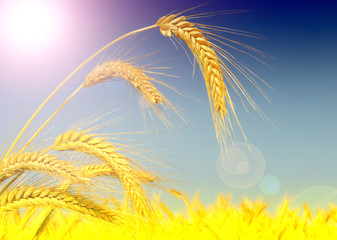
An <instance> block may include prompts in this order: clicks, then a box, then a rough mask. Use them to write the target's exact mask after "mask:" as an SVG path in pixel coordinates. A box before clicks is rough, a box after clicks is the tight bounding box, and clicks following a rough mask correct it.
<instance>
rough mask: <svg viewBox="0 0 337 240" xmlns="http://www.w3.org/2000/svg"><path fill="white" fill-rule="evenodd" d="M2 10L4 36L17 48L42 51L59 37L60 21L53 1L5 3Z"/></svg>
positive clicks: (32, 0)
mask: <svg viewBox="0 0 337 240" xmlns="http://www.w3.org/2000/svg"><path fill="white" fill-rule="evenodd" d="M1 9H2V11H1V15H2V16H1V23H2V26H1V27H2V31H3V33H2V34H3V35H4V36H5V38H6V42H7V43H9V44H11V45H12V46H15V47H16V48H20V49H24V48H25V49H28V50H29V49H30V50H37V49H42V48H44V47H46V46H47V45H50V43H51V42H52V41H53V39H54V38H55V37H56V36H57V31H58V28H59V23H60V19H59V16H58V14H57V11H56V10H57V8H55V6H54V5H51V1H42V0H29V1H27V0H20V1H17V0H12V1H7V2H6V1H5V2H3V3H2V7H1Z"/></svg>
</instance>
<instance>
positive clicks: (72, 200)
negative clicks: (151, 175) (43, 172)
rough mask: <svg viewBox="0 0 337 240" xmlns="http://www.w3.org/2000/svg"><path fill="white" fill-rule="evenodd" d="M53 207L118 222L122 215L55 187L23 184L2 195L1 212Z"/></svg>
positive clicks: (0, 201) (0, 200)
mask: <svg viewBox="0 0 337 240" xmlns="http://www.w3.org/2000/svg"><path fill="white" fill-rule="evenodd" d="M32 206H34V207H52V208H61V209H69V210H72V211H74V212H77V213H81V214H84V215H88V216H92V217H96V218H100V219H103V220H105V221H109V222H113V223H118V222H121V220H122V216H121V215H120V214H118V213H117V212H115V211H113V210H111V209H108V208H105V207H103V206H101V205H100V204H97V203H95V202H93V201H92V200H90V199H88V198H85V197H83V196H81V195H79V194H72V193H70V192H64V191H59V190H57V189H55V188H43V187H41V188H36V187H33V186H22V187H20V188H14V189H9V190H7V191H5V192H4V194H3V195H1V197H0V212H1V211H13V210H16V209H20V208H25V207H32Z"/></svg>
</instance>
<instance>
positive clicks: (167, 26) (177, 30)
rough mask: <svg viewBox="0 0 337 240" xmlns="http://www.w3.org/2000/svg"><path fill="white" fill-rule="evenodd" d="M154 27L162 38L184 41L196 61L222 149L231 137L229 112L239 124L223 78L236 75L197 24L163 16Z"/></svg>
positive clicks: (177, 17)
mask: <svg viewBox="0 0 337 240" xmlns="http://www.w3.org/2000/svg"><path fill="white" fill-rule="evenodd" d="M155 25H156V26H157V27H158V28H159V30H160V32H161V34H162V35H164V36H166V37H174V36H176V37H177V38H178V39H180V40H183V41H184V42H185V43H186V44H187V46H188V47H189V48H190V50H191V52H192V53H193V55H194V57H195V58H196V60H197V62H198V64H199V66H200V68H201V71H202V74H203V76H204V79H205V83H206V88H207V93H208V97H209V101H210V107H211V111H212V116H213V121H214V126H215V130H216V136H217V140H218V142H219V143H220V146H223V144H226V142H227V137H228V136H229V137H230V129H232V126H231V122H230V119H229V118H228V109H230V110H231V112H232V113H233V115H234V117H235V119H236V121H237V122H238V119H237V117H236V114H235V111H234V106H233V103H232V100H231V98H230V95H229V93H228V90H227V87H226V85H225V83H224V77H223V76H225V78H226V79H233V77H234V78H235V76H234V75H233V74H232V73H231V71H230V70H229V69H228V68H227V67H226V65H225V64H224V63H223V62H222V61H221V60H220V59H219V57H218V55H217V54H216V52H215V49H218V48H217V47H216V46H215V45H214V44H212V43H211V42H210V41H209V40H208V39H207V38H206V36H205V35H204V34H203V31H202V30H200V29H199V28H197V27H196V24H194V23H192V22H189V21H187V17H185V16H179V14H172V15H168V16H163V17H161V18H160V19H159V20H158V21H157V23H156V24H155ZM226 104H227V105H226ZM238 124H239V122H238ZM239 126H240V124H239Z"/></svg>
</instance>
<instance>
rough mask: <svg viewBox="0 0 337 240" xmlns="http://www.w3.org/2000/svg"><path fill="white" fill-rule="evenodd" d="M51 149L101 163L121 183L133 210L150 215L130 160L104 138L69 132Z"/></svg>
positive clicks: (79, 132) (146, 201)
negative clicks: (79, 154)
mask: <svg viewBox="0 0 337 240" xmlns="http://www.w3.org/2000/svg"><path fill="white" fill-rule="evenodd" d="M52 148H53V149H54V150H57V151H76V152H79V153H85V154H87V155H89V156H92V157H96V158H98V159H100V160H101V161H103V162H104V163H105V164H106V165H105V166H109V167H110V168H111V171H113V172H114V174H115V176H116V177H117V178H118V179H119V180H120V182H121V183H122V185H123V188H124V189H125V192H126V196H128V197H129V198H130V199H131V203H132V205H133V206H134V207H135V210H136V211H137V212H138V213H140V214H143V215H144V216H150V215H151V213H150V206H149V204H148V197H147V194H146V192H145V190H144V189H143V187H142V183H141V181H140V180H139V178H138V176H137V175H136V172H135V171H134V169H133V168H132V167H131V165H130V160H129V159H128V158H127V157H126V156H124V155H123V154H121V153H119V152H118V148H116V147H115V146H114V145H113V144H112V143H110V142H108V141H106V140H105V138H103V137H99V136H98V135H97V134H87V133H86V131H75V130H70V131H68V132H65V133H63V134H62V135H60V136H58V137H57V138H56V140H55V144H54V145H53V146H52Z"/></svg>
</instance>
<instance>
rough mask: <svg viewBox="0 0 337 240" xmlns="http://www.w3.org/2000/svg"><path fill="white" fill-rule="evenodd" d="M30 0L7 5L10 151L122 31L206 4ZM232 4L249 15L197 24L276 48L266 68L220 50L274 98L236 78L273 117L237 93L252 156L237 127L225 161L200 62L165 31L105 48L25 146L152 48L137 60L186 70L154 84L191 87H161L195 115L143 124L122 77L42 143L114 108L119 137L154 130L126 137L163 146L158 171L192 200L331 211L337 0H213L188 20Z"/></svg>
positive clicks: (3, 22)
mask: <svg viewBox="0 0 337 240" xmlns="http://www.w3.org/2000/svg"><path fill="white" fill-rule="evenodd" d="M24 2H25V4H27V2H29V4H28V5H24V3H23V1H18V0H16V1H8V0H1V1H0V52H1V54H0V114H1V115H0V116H1V118H0V123H1V124H0V133H1V134H0V142H1V143H4V146H5V148H6V147H8V145H9V144H10V143H11V141H12V139H13V138H14V137H15V135H16V134H17V133H18V131H19V130H20V128H21V127H22V126H23V125H24V124H25V122H26V121H27V120H28V118H29V117H30V116H31V114H32V113H33V112H34V111H35V110H36V109H37V107H38V106H39V105H40V104H41V103H42V102H43V100H44V99H45V98H46V97H47V96H48V95H49V93H50V92H51V91H52V90H53V89H55V87H56V86H57V85H58V84H59V83H60V82H61V81H62V80H63V79H64V78H66V77H67V76H68V75H69V74H70V73H71V72H72V71H73V70H74V69H75V68H76V67H78V66H79V65H80V64H81V63H82V62H83V61H84V60H85V59H87V58H88V57H89V56H91V55H92V54H93V53H95V52H96V51H97V50H98V49H100V48H101V47H103V46H104V45H105V44H107V43H109V42H110V41H112V40H114V39H116V38H117V37H119V36H122V35H123V34H126V33H128V32H130V31H133V30H136V29H139V28H142V27H145V26H149V25H152V24H154V23H155V22H156V21H157V20H158V19H159V18H160V17H161V16H164V15H166V14H169V13H171V12H179V11H182V10H185V9H189V8H191V7H194V6H197V5H200V4H203V3H205V1H191V0H180V1H176V0H173V1H163V0H156V1H155V0H143V1H135V0H123V1H121V0H110V1H108V0H98V1H93V0H86V1H79V0H71V1H65V0H61V1H56V0H51V1H48V2H46V1H37V0H36V1H35V0H34V1H24ZM22 9H24V10H22ZM27 9H29V10H27ZM224 10H246V11H244V12H241V13H236V14H224V15H217V16H212V17H209V18H195V19H192V20H193V21H194V22H197V23H204V24H209V25H214V26H222V27H228V28H231V29H239V30H243V31H247V32H251V33H256V34H259V35H261V36H263V37H260V38H252V37H245V36H239V35H233V34H229V33H224V32H220V33H218V32H217V34H221V36H223V37H226V38H229V39H233V40H235V41H238V42H241V43H244V44H247V45H249V46H251V47H254V48H255V49H258V50H260V51H262V52H264V53H265V54H266V57H263V56H258V55H256V54H255V56H257V57H259V59H260V60H261V61H263V63H261V62H260V61H258V60H256V59H254V58H251V57H249V56H248V55H247V54H243V53H242V52H239V51H236V50H235V49H233V48H229V47H228V46H226V45H221V47H222V48H223V49H225V50H226V51H228V52H229V53H230V54H232V55H233V56H234V57H235V58H236V59H237V60H238V61H240V62H241V63H242V64H244V65H245V66H247V67H248V68H249V69H251V70H252V71H253V72H254V73H256V74H257V75H258V76H259V77H260V78H261V79H263V81H265V82H266V83H267V84H268V85H270V87H268V86H267V85H265V84H263V83H262V82H261V81H260V82H259V85H260V86H261V88H262V89H263V90H264V91H265V93H266V95H267V96H268V99H269V100H270V102H269V101H268V100H266V99H265V98H264V97H263V96H262V95H261V93H259V91H257V89H256V88H255V87H254V86H253V85H252V84H251V83H249V81H248V80H247V79H244V77H243V76H242V75H238V77H239V80H240V82H241V83H242V84H243V85H244V86H245V88H246V89H247V91H248V92H249V93H250V95H251V96H252V98H253V99H254V101H255V102H256V103H257V105H258V106H259V108H260V109H261V110H262V111H263V113H264V114H265V116H266V117H267V118H265V119H262V118H261V117H260V115H259V114H258V113H257V112H255V111H254V109H252V108H250V107H249V106H248V111H246V110H245V108H244V107H243V105H242V103H241V101H240V99H239V98H238V97H236V96H235V93H234V91H233V89H230V88H229V93H230V94H231V96H232V98H233V101H234V105H235V107H236V112H237V115H238V118H239V120H240V123H241V125H242V127H243V129H244V132H245V135H246V137H247V141H248V144H249V146H250V149H251V151H249V150H247V149H248V147H247V143H245V142H244V138H243V137H242V136H241V135H240V131H239V129H237V128H236V129H235V130H236V133H237V139H236V142H235V143H234V145H232V146H231V148H230V153H232V155H231V156H232V158H231V159H232V160H227V162H226V161H224V160H222V158H221V157H220V158H219V147H218V144H217V141H216V137H215V132H214V128H213V122H212V116H211V112H210V109H209V104H208V97H207V91H206V88H205V84H204V80H203V78H202V75H201V73H200V71H199V69H198V68H197V67H196V69H195V71H194V69H193V61H192V64H191V62H190V60H189V58H188V57H187V56H186V53H185V51H184V49H183V48H182V47H181V46H180V45H179V44H176V45H175V44H174V43H173V42H172V41H170V39H167V38H165V37H163V36H161V35H160V33H159V31H158V30H157V29H156V30H153V31H149V32H146V33H143V34H139V35H137V37H135V38H134V39H131V40H130V41H128V42H125V41H124V42H123V43H124V45H119V44H117V45H113V46H112V47H111V48H109V49H108V50H106V51H105V53H104V55H103V54H100V55H99V56H97V57H96V58H94V59H93V60H92V61H90V62H89V63H88V64H87V65H85V66H84V67H83V68H82V69H81V70H79V71H78V72H77V73H76V74H75V75H74V76H73V78H71V80H70V81H69V82H68V83H67V84H66V85H65V86H64V87H63V88H61V89H60V91H59V92H58V93H57V94H56V95H55V97H54V98H52V100H51V101H50V102H49V103H48V105H47V106H46V108H45V109H43V111H41V112H40V114H39V115H38V117H37V118H36V119H35V121H34V122H33V124H32V126H31V128H29V129H28V131H27V134H26V135H25V136H24V138H23V140H22V141H24V140H25V139H27V138H28V136H29V135H30V134H31V133H32V131H33V130H34V129H36V128H37V127H38V126H39V125H40V124H41V123H43V121H44V120H46V119H47V117H48V116H49V115H50V114H51V113H52V112H53V111H54V110H55V109H56V108H57V107H58V106H60V104H61V103H62V102H63V101H64V100H65V98H66V97H67V96H69V95H70V94H71V92H72V91H74V90H75V89H76V88H77V87H78V86H79V85H80V84H81V83H82V82H83V80H84V79H85V77H86V75H87V74H88V73H89V72H90V71H91V70H92V69H93V67H95V66H96V65H97V64H98V63H99V62H100V61H101V60H102V59H103V60H106V59H107V58H109V56H112V57H116V56H117V57H120V56H122V55H124V54H126V55H125V56H124V59H128V58H131V57H134V56H143V55H145V54H148V53H154V54H153V55H151V56H148V57H146V58H144V59H141V60H139V62H137V64H139V65H140V66H141V65H146V64H153V66H155V67H169V68H167V69H159V70H157V71H159V72H162V73H165V74H167V75H175V76H178V77H169V76H162V75H155V77H156V79H158V80H163V81H165V82H168V83H169V84H170V85H171V86H173V87H175V88H177V89H179V90H180V91H182V92H184V94H182V95H180V94H178V93H176V92H174V91H172V90H170V89H167V88H165V87H163V86H160V85H158V89H159V90H160V91H161V92H162V93H163V95H164V96H165V97H166V98H167V99H169V100H170V101H171V102H172V103H173V104H175V105H177V106H179V109H180V111H181V112H182V113H183V115H184V116H185V117H186V118H187V119H188V120H189V122H187V123H185V122H183V121H182V120H180V119H179V117H177V116H176V115H174V116H173V117H172V123H174V126H173V127H170V128H169V129H167V128H165V126H163V124H162V123H161V122H160V121H159V119H155V120H154V122H152V121H151V120H149V119H148V120H145V121H144V119H143V116H142V114H141V110H140V107H139V105H138V99H137V96H136V92H135V91H133V90H131V91H130V88H129V86H128V85H127V84H125V83H124V82H122V81H110V82H107V83H104V84H101V85H97V86H94V87H92V88H88V89H83V90H82V91H81V92H80V93H79V94H78V95H76V96H75V97H74V98H73V99H72V101H71V102H70V103H69V104H68V105H67V106H66V107H65V108H64V109H63V110H62V111H61V112H60V114H59V115H57V117H56V118H55V119H54V120H53V121H52V122H51V124H50V125H49V128H48V131H45V132H44V133H43V134H42V136H41V138H43V137H52V136H56V135H57V134H59V133H62V131H65V130H67V129H69V128H70V127H71V126H72V125H74V124H75V123H77V122H79V121H81V120H85V119H88V118H90V117H93V116H97V115H95V114H98V115H99V114H101V115H102V114H104V113H107V112H111V113H110V114H108V115H107V116H106V117H105V118H104V119H103V120H102V121H109V120H114V119H117V118H121V119H122V120H121V121H120V122H119V123H118V124H113V125H112V126H108V127H104V129H102V132H105V133H111V134H112V136H116V137H120V136H121V135H118V134H116V133H125V132H129V133H130V132H145V131H146V132H147V133H146V134H142V133H137V134H136V133H134V134H123V135H122V136H123V137H122V138H127V139H130V140H133V139H134V140H137V141H139V142H141V143H144V146H142V148H143V147H144V148H145V149H151V151H153V152H156V154H155V155H156V157H157V158H158V159H155V160H154V161H155V162H156V161H160V162H162V163H164V164H165V165H167V166H169V167H160V166H159V167H158V164H155V163H153V164H154V165H155V166H156V167H157V168H158V171H162V172H163V175H165V176H169V178H170V179H171V182H170V184H171V185H169V186H170V187H173V188H175V189H177V190H179V191H181V192H186V193H187V194H188V195H189V196H190V197H193V195H194V194H195V193H196V192H198V191H199V193H200V199H201V201H202V202H203V203H205V204H206V205H207V204H212V203H213V202H214V201H215V200H216V198H217V196H218V194H219V193H222V194H224V195H230V196H231V201H232V202H233V204H235V203H239V202H240V201H242V199H243V198H246V197H247V198H249V199H251V200H256V199H257V198H263V199H264V200H265V201H268V202H269V205H270V207H269V208H270V209H273V208H275V206H276V205H277V204H278V203H280V200H281V199H283V198H285V197H287V198H291V199H292V202H291V204H292V206H294V207H295V206H297V205H298V204H302V203H303V202H304V201H306V202H308V203H309V204H310V206H311V207H312V208H317V207H321V208H322V207H323V208H324V207H328V205H327V204H328V202H332V203H335V204H337V185H336V182H337V181H336V180H337V177H336V169H337V158H336V156H337V147H336V146H337V138H336V135H337V126H336V122H337V107H336V105H337V94H336V92H337V78H336V76H337V67H336V63H337V47H336V42H337V3H335V2H333V1H320V2H319V3H318V2H317V1H278V0H277V1H249V0H236V1H234V0H228V1H224V0H213V1H210V2H207V4H205V5H203V6H200V7H199V8H197V9H194V10H191V11H189V12H187V13H186V15H190V14H198V13H205V12H215V11H224ZM29 13H31V14H29ZM46 13H48V14H46ZM26 14H27V15H26ZM22 16H25V17H24V18H23V17H22ZM32 16H34V17H32ZM32 26H36V28H33V27H32ZM185 48H186V49H187V47H186V46H185ZM241 49H242V48H241ZM187 50H188V49H187ZM187 52H188V54H189V57H190V58H192V57H193V56H192V55H191V53H190V52H189V51H187ZM250 53H252V52H250ZM232 69H233V68H232ZM233 71H234V73H235V70H234V69H233ZM257 81H259V80H257ZM156 86H157V85H156ZM187 95H191V96H193V98H191V97H186V96H187ZM194 98H197V99H199V101H195V100H193V99H194ZM245 103H246V104H247V102H245ZM143 110H144V109H143ZM145 110H146V109H145ZM145 116H147V118H148V115H146V114H145ZM145 123H146V124H145ZM151 164H152V163H148V166H151ZM159 191H160V190H159ZM163 197H164V199H165V200H166V201H167V202H168V204H169V205H170V206H172V207H173V208H177V209H179V207H181V203H180V202H178V201H177V200H175V199H174V198H172V197H170V196H168V195H165V194H164V193H163Z"/></svg>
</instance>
